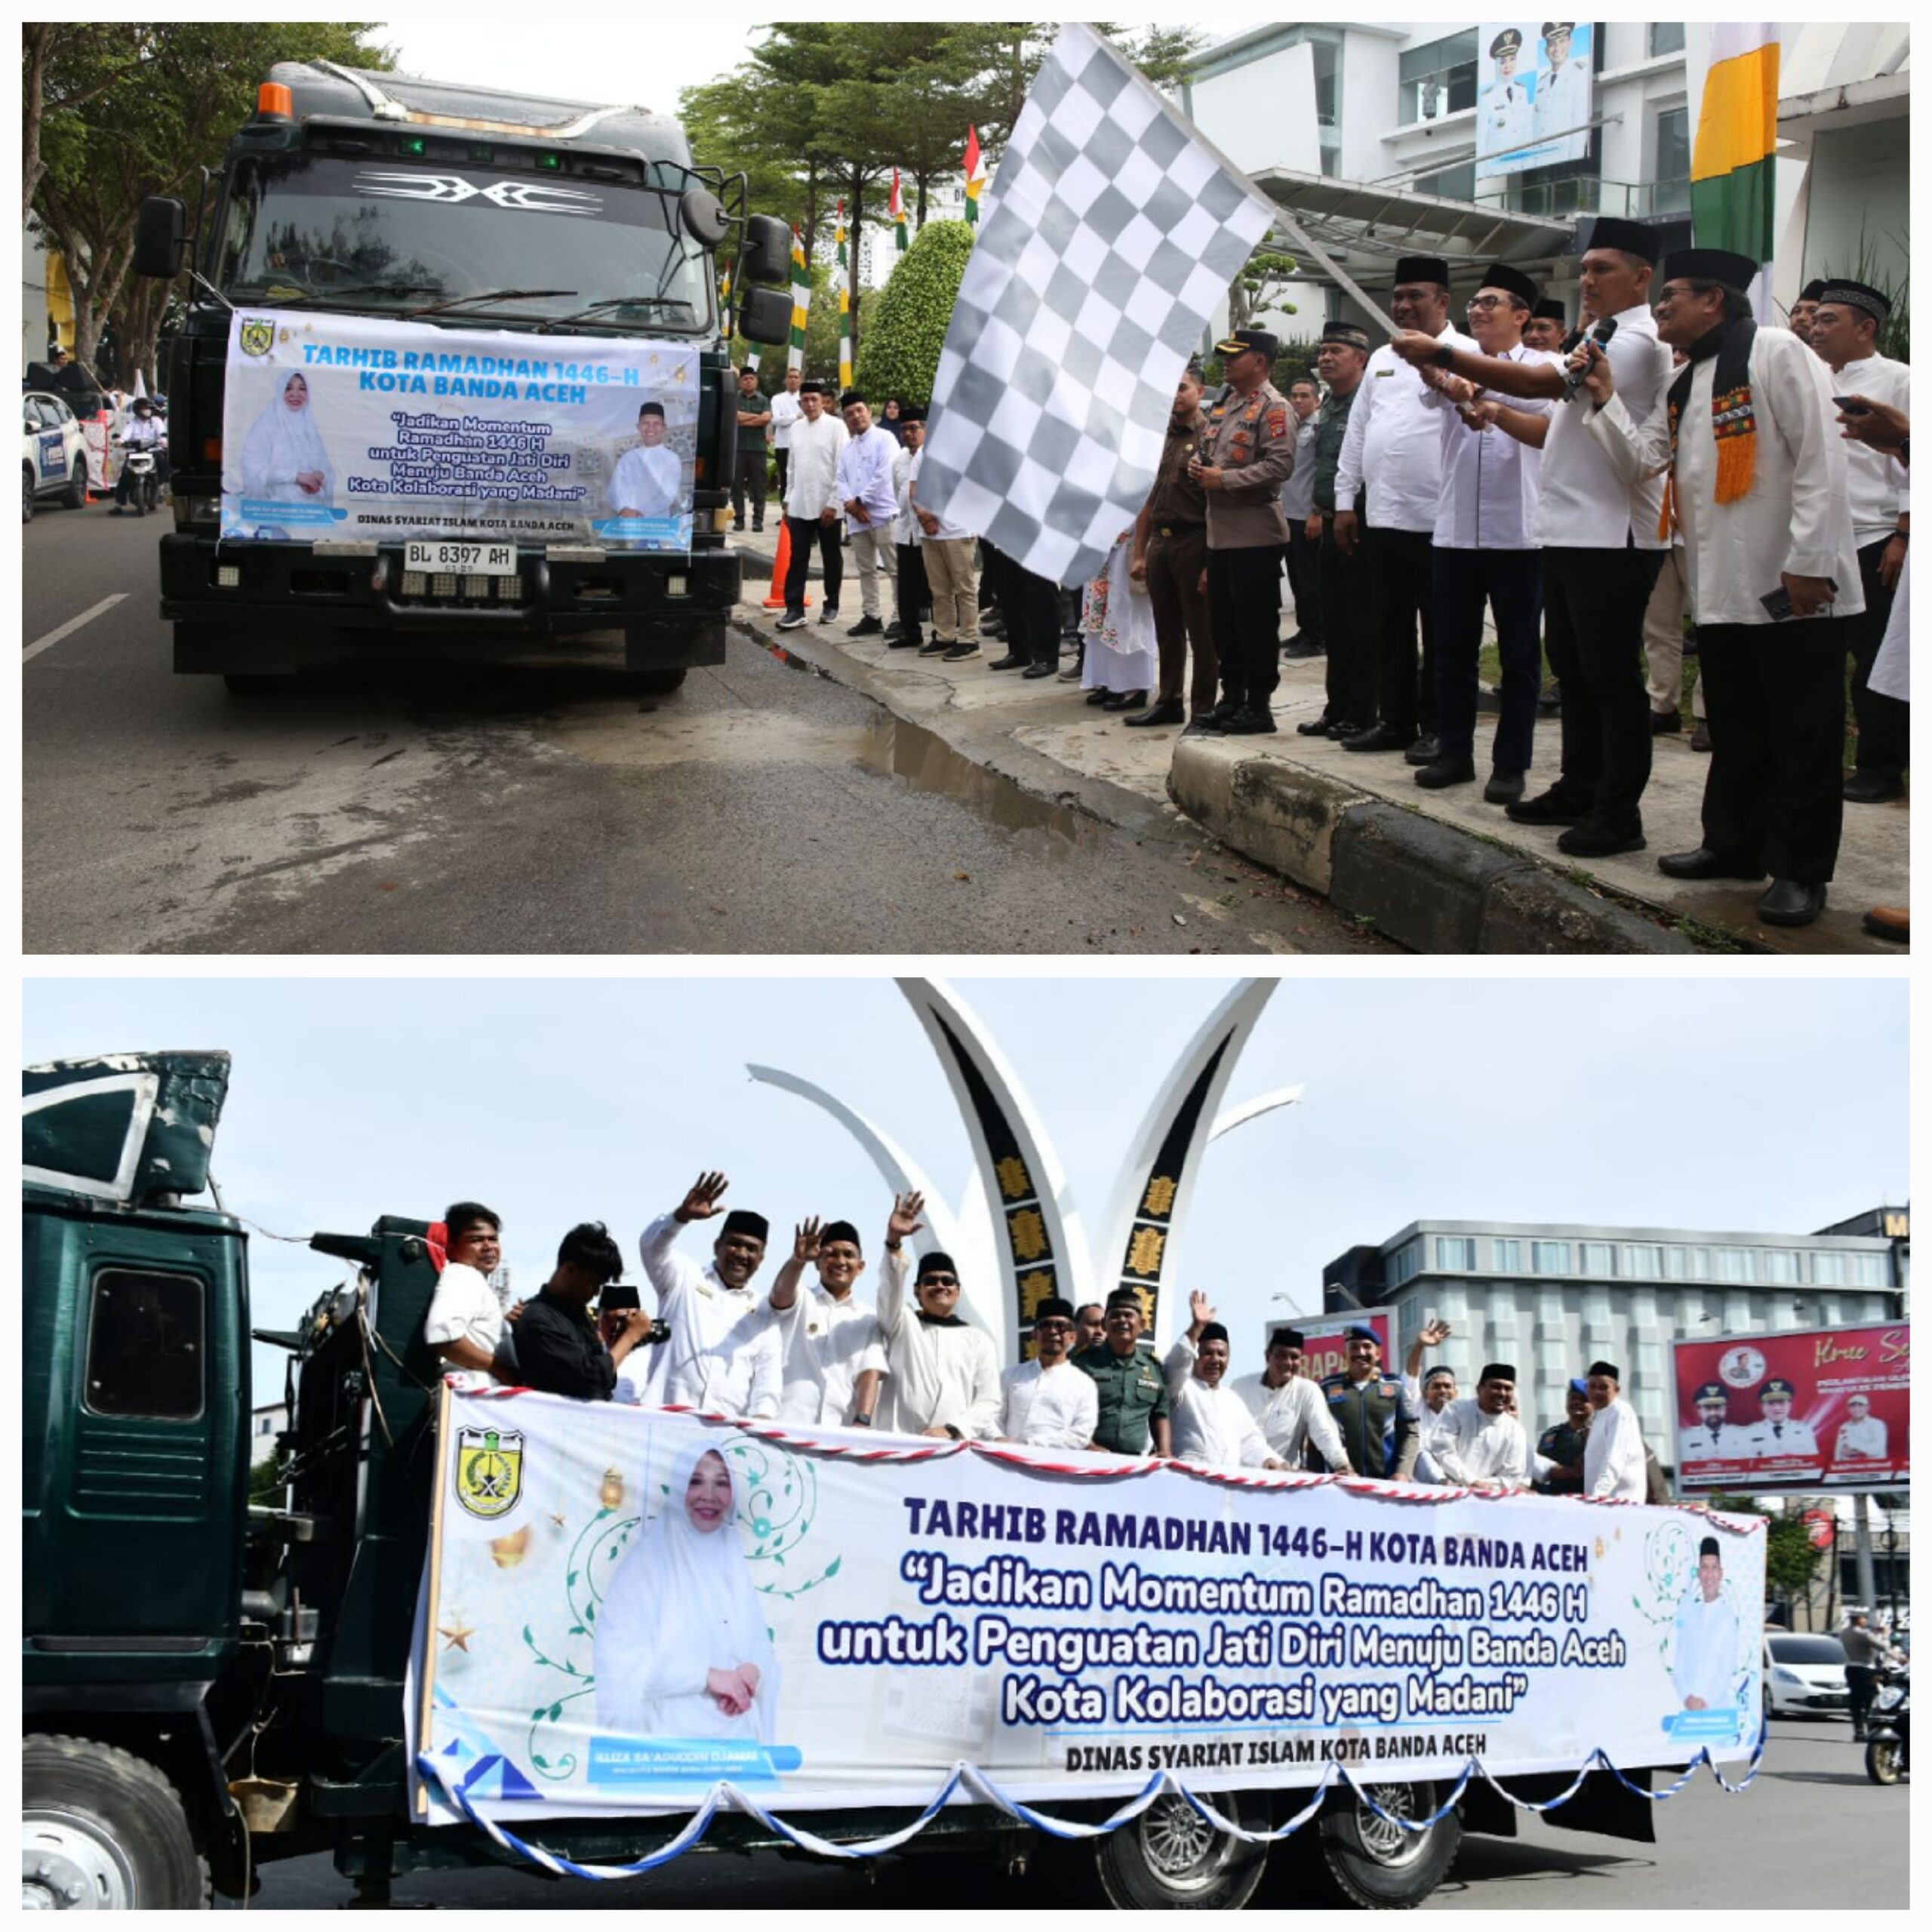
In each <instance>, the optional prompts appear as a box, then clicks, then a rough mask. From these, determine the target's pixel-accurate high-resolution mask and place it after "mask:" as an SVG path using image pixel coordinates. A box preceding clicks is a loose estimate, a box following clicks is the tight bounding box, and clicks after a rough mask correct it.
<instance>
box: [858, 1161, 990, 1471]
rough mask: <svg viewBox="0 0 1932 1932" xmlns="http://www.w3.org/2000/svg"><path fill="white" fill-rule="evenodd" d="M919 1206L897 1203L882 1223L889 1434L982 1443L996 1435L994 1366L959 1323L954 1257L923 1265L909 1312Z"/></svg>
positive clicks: (973, 1332)
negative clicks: (911, 1245)
mask: <svg viewBox="0 0 1932 1932" xmlns="http://www.w3.org/2000/svg"><path fill="white" fill-rule="evenodd" d="M922 1207H924V1198H923V1197H922V1196H921V1195H918V1194H905V1195H900V1196H899V1197H898V1198H897V1199H896V1200H895V1201H894V1202H893V1204H892V1217H891V1220H889V1221H888V1222H887V1223H886V1229H885V1266H884V1271H883V1272H882V1273H881V1276H880V1279H879V1287H878V1325H879V1327H880V1328H881V1330H882V1331H884V1336H885V1358H886V1364H887V1367H888V1374H889V1376H890V1380H889V1381H888V1385H887V1389H886V1407H887V1408H888V1411H889V1412H890V1416H891V1420H890V1422H889V1423H888V1427H890V1428H892V1429H896V1430H897V1431H898V1432H899V1433H900V1435H943V1436H949V1437H951V1438H952V1440H953V1441H955V1442H959V1441H983V1440H985V1439H986V1438H988V1437H990V1436H994V1435H998V1433H999V1423H1000V1386H999V1358H998V1356H997V1355H995V1353H994V1352H993V1343H992V1337H991V1336H990V1335H989V1334H987V1333H986V1331H985V1330H984V1329H983V1328H976V1327H973V1326H972V1324H971V1323H969V1322H968V1321H964V1320H962V1319H961V1317H960V1315H959V1313H958V1308H959V1270H958V1269H957V1268H955V1266H953V1264H952V1256H951V1255H949V1254H941V1253H940V1251H938V1250H937V1248H935V1249H934V1251H933V1252H932V1253H931V1254H926V1255H922V1256H921V1257H920V1260H919V1265H918V1273H917V1275H915V1278H914V1281H913V1289H912V1292H913V1296H914V1302H913V1306H912V1307H911V1308H910V1309H908V1308H907V1307H906V1273H907V1272H908V1266H909V1257H908V1256H907V1254H906V1242H907V1241H910V1240H911V1239H912V1237H913V1236H914V1235H915V1234H917V1233H918V1232H919V1231H920V1229H921V1228H922V1227H923V1226H924V1225H925V1224H924V1222H922V1221H921V1220H920V1219H919V1213H920V1210H921V1208H922Z"/></svg>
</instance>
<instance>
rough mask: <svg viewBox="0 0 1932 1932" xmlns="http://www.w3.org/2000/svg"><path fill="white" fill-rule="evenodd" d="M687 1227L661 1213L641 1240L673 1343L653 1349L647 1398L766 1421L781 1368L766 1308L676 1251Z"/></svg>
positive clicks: (775, 1403) (772, 1413)
mask: <svg viewBox="0 0 1932 1932" xmlns="http://www.w3.org/2000/svg"><path fill="white" fill-rule="evenodd" d="M684 1225H685V1224H684V1223H682V1222H681V1221H680V1220H678V1217H676V1216H675V1214H660V1215H659V1216H658V1217H657V1220H654V1221H653V1222H652V1223H651V1225H650V1226H649V1227H648V1228H646V1229H645V1231H644V1233H643V1235H642V1237H641V1239H640V1240H639V1241H638V1251H639V1253H640V1254H641V1257H642V1259H643V1262H644V1272H645V1274H646V1275H648V1277H649V1278H650V1281H651V1286H652V1287H654V1289H656V1290H657V1312H658V1313H659V1314H660V1315H661V1316H662V1317H663V1318H664V1320H665V1321H667V1322H669V1324H670V1327H671V1339H670V1340H669V1341H668V1342H664V1343H660V1344H659V1345H658V1346H656V1347H654V1348H651V1350H650V1352H651V1355H652V1357H653V1360H652V1361H651V1364H650V1367H648V1369H647V1370H646V1371H645V1377H644V1378H642V1380H643V1386H644V1387H645V1391H646V1392H645V1400H646V1401H649V1402H652V1403H657V1404H668V1403H678V1404H688V1405H689V1406H691V1407H694V1408H697V1409H705V1410H718V1411H723V1413H724V1414H727V1415H733V1416H749V1417H753V1418H755V1419H757V1420H764V1421H769V1420H771V1419H772V1418H773V1417H775V1416H776V1415H777V1413H778V1393H779V1387H780V1366H781V1364H780V1354H779V1348H778V1333H777V1330H776V1329H775V1328H774V1327H773V1326H772V1324H771V1310H770V1309H768V1307H767V1306H765V1304H764V1300H762V1299H761V1297H759V1296H758V1295H756V1294H753V1292H752V1291H751V1290H750V1289H749V1288H748V1287H747V1288H728V1287H726V1286H725V1285H724V1283H723V1282H722V1281H720V1280H719V1279H718V1273H717V1270H716V1269H713V1268H700V1266H698V1265H697V1263H696V1262H695V1261H694V1260H692V1259H691V1257H690V1256H689V1255H688V1254H681V1253H680V1252H679V1251H678V1247H677V1246H676V1242H677V1238H678V1235H679V1234H680V1233H681V1232H683V1229H684ZM645 1346H649V1345H648V1344H646V1345H645ZM630 1365H631V1364H630V1363H629V1361H628V1360H627V1361H626V1362H625V1364H624V1366H625V1367H626V1369H628V1368H629V1367H630ZM632 1379H633V1381H634V1382H635V1381H637V1380H639V1378H637V1377H633V1378H632Z"/></svg>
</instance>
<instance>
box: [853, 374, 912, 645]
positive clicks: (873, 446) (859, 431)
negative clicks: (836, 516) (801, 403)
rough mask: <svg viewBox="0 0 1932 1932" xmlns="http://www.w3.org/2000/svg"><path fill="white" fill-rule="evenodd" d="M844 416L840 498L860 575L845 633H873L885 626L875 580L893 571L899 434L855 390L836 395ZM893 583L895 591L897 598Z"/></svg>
mask: <svg viewBox="0 0 1932 1932" xmlns="http://www.w3.org/2000/svg"><path fill="white" fill-rule="evenodd" d="M838 411H839V414H841V416H843V417H844V419H845V441H844V446H843V447H842V448H841V449H840V451H839V452H838V502H839V506H840V507H841V509H843V510H844V512H845V528H846V529H847V530H848V531H849V532H850V533H851V539H852V569H853V572H854V574H855V575H856V576H857V578H858V580H859V609H860V617H859V621H858V622H857V623H856V624H854V626H852V628H851V629H850V630H849V631H848V632H846V635H847V636H848V637H876V636H878V634H879V633H880V632H881V631H883V630H884V629H885V623H884V619H883V618H882V617H881V616H880V614H879V595H878V580H879V573H880V572H881V571H884V573H885V574H886V575H887V576H888V577H890V576H891V574H892V572H893V568H894V565H896V564H897V561H898V556H897V551H896V550H895V549H894V544H893V540H892V525H893V521H894V518H896V517H897V515H898V514H899V500H898V497H897V494H896V493H895V492H894V489H893V486H892V466H893V464H894V462H895V461H896V460H897V458H898V456H899V454H900V445H899V438H897V436H895V435H893V433H892V432H891V430H889V429H880V428H879V427H878V425H877V424H876V423H874V422H873V420H872V405H870V404H869V403H868V402H867V401H866V399H865V398H864V397H863V396H862V395H860V393H859V392H858V391H857V389H848V390H847V391H846V392H845V393H844V395H841V397H840V398H838ZM898 595H899V593H898V591H897V588H895V589H894V592H893V596H894V600H895V601H896V600H897V597H898Z"/></svg>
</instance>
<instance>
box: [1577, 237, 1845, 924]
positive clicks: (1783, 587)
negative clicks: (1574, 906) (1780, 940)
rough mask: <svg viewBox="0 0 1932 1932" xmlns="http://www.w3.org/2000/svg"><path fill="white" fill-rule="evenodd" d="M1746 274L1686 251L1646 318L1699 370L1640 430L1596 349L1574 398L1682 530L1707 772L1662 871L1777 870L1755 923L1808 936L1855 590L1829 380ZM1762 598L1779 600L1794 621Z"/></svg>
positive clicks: (1834, 799) (1697, 875) (1833, 773)
mask: <svg viewBox="0 0 1932 1932" xmlns="http://www.w3.org/2000/svg"><path fill="white" fill-rule="evenodd" d="M1757 272H1758V270H1757V265H1756V263H1754V262H1752V260H1751V259H1750V257H1749V256H1746V255H1740V254H1732V253H1730V252H1729V251H1726V250H1724V249H1721V248H1684V249H1679V250H1678V251H1677V252H1676V253H1675V254H1673V255H1672V256H1671V257H1670V258H1669V260H1668V261H1666V263H1665V264H1664V279H1663V288H1662V290H1661V291H1660V294H1659V297H1658V300H1657V328H1658V330H1659V332H1660V334H1661V335H1662V336H1663V340H1665V341H1666V342H1667V343H1669V344H1671V345H1672V346H1674V347H1677V348H1681V349H1683V350H1684V352H1686V353H1687V355H1689V357H1690V364H1689V366H1688V367H1687V368H1685V369H1684V370H1683V371H1681V372H1680V373H1679V374H1678V377H1677V379H1676V380H1675V382H1674V383H1672V385H1671V388H1670V392H1669V396H1668V397H1667V398H1664V399H1663V400H1662V401H1657V402H1654V404H1653V405H1652V406H1651V409H1650V411H1649V412H1648V414H1647V415H1640V414H1638V411H1637V410H1636V409H1635V408H1634V407H1633V406H1632V405H1631V404H1630V402H1629V398H1627V397H1625V396H1623V395H1621V394H1620V392H1619V389H1620V386H1619V384H1618V382H1617V377H1616V375H1615V372H1614V369H1613V368H1611V365H1610V364H1609V363H1607V361H1605V359H1604V354H1603V352H1602V351H1601V349H1595V348H1592V349H1591V351H1590V354H1591V361H1590V366H1589V374H1588V376H1587V377H1586V382H1585V387H1586V390H1587V391H1588V395H1589V431H1590V433H1591V435H1592V436H1593V437H1594V438H1595V439H1596V441H1597V442H1598V444H1599V445H1601V448H1603V450H1604V452H1605V454H1607V457H1609V459H1610V460H1611V463H1613V464H1614V465H1615V466H1617V469H1618V472H1619V473H1620V475H1623V476H1625V477H1626V478H1637V477H1640V476H1662V477H1668V478H1669V489H1670V497H1669V515H1670V516H1671V517H1672V518H1674V519H1675V521H1676V523H1677V524H1678V526H1679V527H1680V528H1681V529H1682V531H1683V532H1684V569H1685V572H1686V574H1687V577H1688V579H1689V581H1690V608H1691V614H1692V616H1693V617H1694V619H1695V620H1696V623H1697V649H1698V659H1699V663H1700V666H1701V667H1702V671H1703V680H1704V703H1705V708H1706V710H1707V711H1708V712H1709V715H1710V721H1711V747H1712V749H1711V769H1710V773H1709V777H1707V779H1706V781H1705V786H1704V804H1703V833H1704V836H1703V843H1702V844H1700V845H1699V846H1698V847H1697V848H1696V849H1695V850H1694V851H1689V852H1680V853H1673V854H1669V855H1668V856H1666V857H1663V858H1660V860H1658V861H1657V865H1658V867H1659V869H1660V870H1661V871H1663V872H1666V873H1667V874H1668V875H1669V876H1670V877H1672V878H1685V879H1748V880H1750V881H1754V882H1755V881H1757V880H1759V879H1761V878H1763V877H1764V875H1765V873H1766V872H1769V873H1770V875H1771V884H1770V888H1769V889H1768V890H1767V891H1765V892H1764V894H1762V896H1761V897H1760V898H1759V899H1758V908H1757V916H1758V918H1760V919H1761V920H1763V921H1764V923H1765V924H1767V925H1776V926H1807V925H1809V924H1810V923H1811V922H1812V921H1813V920H1814V919H1815V918H1817V916H1818V915H1819V914H1820V912H1823V910H1824V907H1825V892H1826V881H1829V878H1831V876H1832V871H1833V869H1834V868H1835V865H1836V863H1837V860H1838V837H1839V832H1840V830H1841V823H1842V820H1843V819H1844V780H1843V777H1842V771H1843V754H1844V666H1845V654H1846V652H1847V649H1848V648H1849V647H1850V634H1851V629H1852V624H1851V620H1852V619H1853V618H1854V617H1856V616H1857V614H1859V613H1860V611H1863V608H1864V592H1863V586H1862V584H1861V582H1860V577H1859V569H1858V555H1857V550H1856V549H1855V548H1854V544H1853V540H1852V521H1851V508H1850V501H1849V499H1848V494H1847V483H1846V463H1845V454H1844V450H1845V446H1844V441H1843V440H1842V438H1840V437H1839V436H1838V435H1837V434H1836V433H1835V424H1834V420H1833V412H1832V386H1831V380H1830V378H1829V376H1828V375H1827V374H1826V369H1825V365H1824V364H1823V362H1822V361H1820V360H1819V358H1817V356H1816V355H1814V354H1813V353H1812V352H1810V350H1809V349H1807V348H1806V347H1805V346H1804V344H1803V343H1801V342H1800V341H1799V340H1798V338H1797V337H1795V335H1792V334H1791V333H1790V332H1789V331H1788V330H1785V329H1775V328H1759V327H1758V325H1757V324H1756V323H1755V321H1752V318H1751V305H1750V298H1749V295H1748V294H1746V291H1747V290H1748V289H1749V287H1750V285H1751V282H1752V280H1753V279H1754V278H1755V276H1756V275H1757ZM1611 346H1612V347H1613V348H1614V346H1615V344H1614V343H1612V345H1611ZM1834 586H1835V588H1834ZM1767 595H1778V596H1780V597H1788V598H1789V610H1790V613H1791V615H1790V616H1789V617H1788V618H1785V617H1781V615H1780V614H1774V611H1772V610H1771V609H1770V608H1768V607H1767V605H1766V604H1765V603H1764V598H1765V597H1766V596H1767ZM1566 703H1567V700H1566Z"/></svg>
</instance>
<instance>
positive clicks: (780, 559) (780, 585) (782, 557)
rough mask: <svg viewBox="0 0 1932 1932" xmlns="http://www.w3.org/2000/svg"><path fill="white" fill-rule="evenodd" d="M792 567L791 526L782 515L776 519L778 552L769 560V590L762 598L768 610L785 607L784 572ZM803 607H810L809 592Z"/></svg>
mask: <svg viewBox="0 0 1932 1932" xmlns="http://www.w3.org/2000/svg"><path fill="white" fill-rule="evenodd" d="M790 568H792V527H791V525H789V524H788V523H787V522H786V521H785V519H784V518H783V517H780V518H779V519H778V554H777V555H776V556H775V557H774V558H772V560H771V594H770V595H768V597H767V598H765V600H764V608H765V609H766V610H768V611H782V610H783V609H784V608H785V573H786V571H789V569H790ZM804 608H805V609H807V610H808V611H809V610H810V609H811V608H812V597H811V592H810V591H809V590H808V591H807V592H805V596H804Z"/></svg>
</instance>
